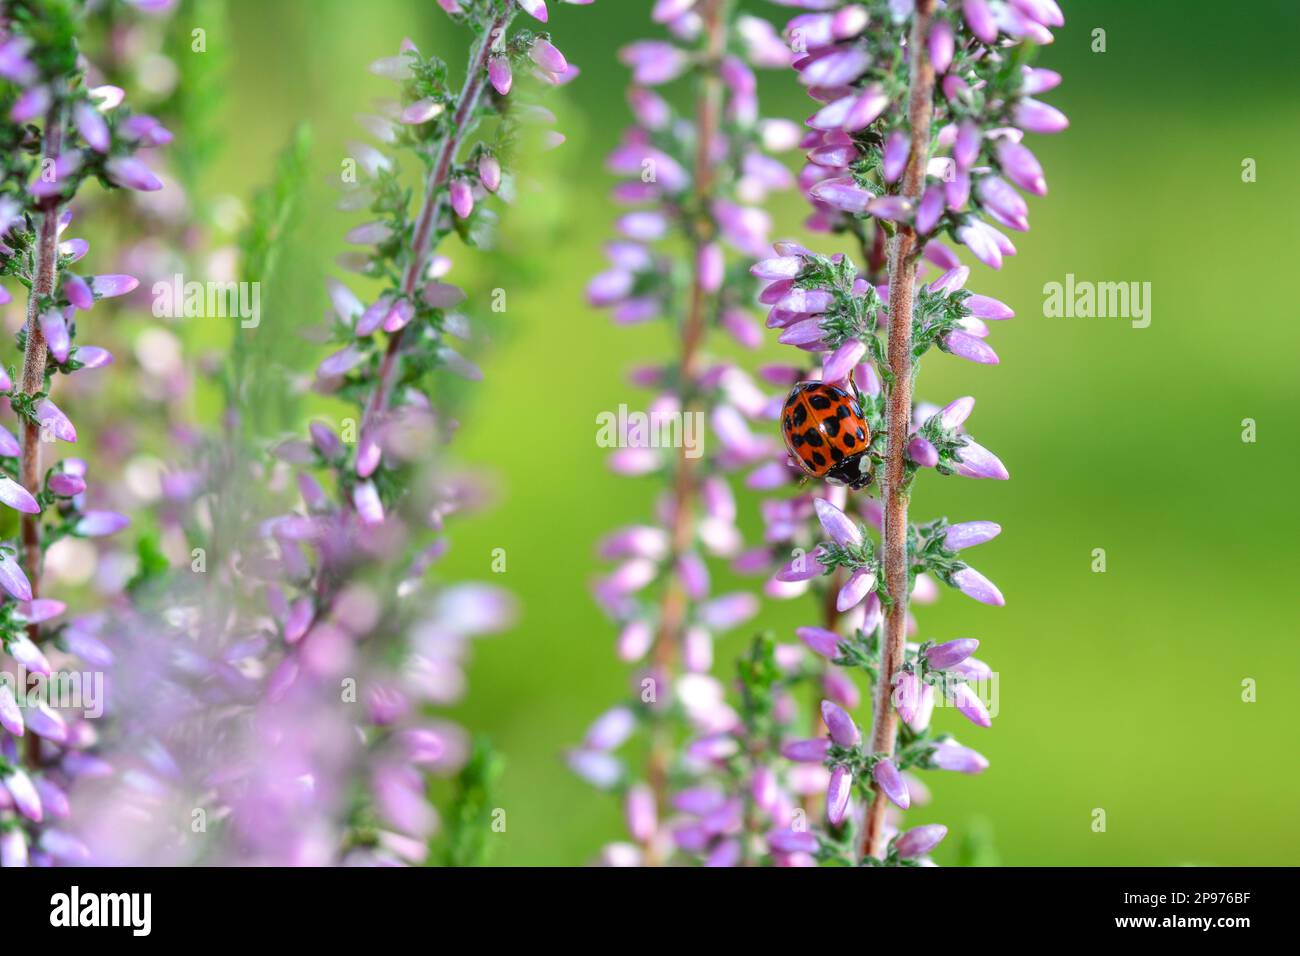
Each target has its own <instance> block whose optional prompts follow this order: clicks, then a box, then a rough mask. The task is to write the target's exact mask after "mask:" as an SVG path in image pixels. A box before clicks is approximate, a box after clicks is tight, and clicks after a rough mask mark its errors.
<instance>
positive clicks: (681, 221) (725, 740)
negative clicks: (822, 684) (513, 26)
mask: <svg viewBox="0 0 1300 956" xmlns="http://www.w3.org/2000/svg"><path fill="white" fill-rule="evenodd" d="M652 17H653V19H654V20H655V21H656V22H657V23H661V24H663V25H664V27H665V28H666V29H667V31H668V32H669V34H670V37H671V39H666V40H657V39H656V40H642V41H638V42H635V43H632V44H630V45H628V46H627V47H625V48H623V50H621V51H620V54H619V55H620V59H621V60H622V61H623V63H624V64H626V65H627V66H628V67H629V69H630V70H631V71H632V86H631V88H630V90H629V92H628V102H629V105H630V108H631V111H632V113H633V116H634V118H635V120H636V123H635V125H634V126H632V127H631V128H630V129H629V130H628V131H627V132H626V133H625V134H624V136H623V139H622V142H621V143H620V144H619V145H618V147H617V148H616V149H615V150H614V151H613V153H612V154H611V155H610V157H609V168H610V170H611V171H612V172H614V173H615V174H616V175H618V176H620V177H626V179H625V180H624V181H622V182H621V183H620V184H619V185H618V186H617V187H616V188H615V191H614V199H615V201H616V202H618V203H620V204H622V205H626V206H629V207H631V208H630V209H629V211H628V212H626V213H624V214H623V215H622V216H621V217H620V218H619V219H618V222H617V228H618V232H619V236H618V238H617V239H615V240H614V241H612V242H610V243H609V244H608V245H607V247H606V248H607V251H608V254H609V258H610V267H609V269H608V270H607V271H605V272H603V273H601V274H600V275H598V276H596V277H595V278H594V279H593V280H592V282H591V284H590V285H589V287H588V297H589V301H590V302H591V303H592V304H593V305H595V306H597V307H601V308H608V309H610V310H611V313H612V316H613V319H614V321H615V322H618V323H620V324H631V323H640V322H647V321H652V320H667V321H668V322H669V323H670V324H671V326H672V327H673V328H674V329H675V330H676V333H677V336H678V340H679V342H680V349H679V351H678V353H677V355H676V356H674V358H673V360H672V361H670V362H668V363H666V364H657V365H648V366H645V367H641V368H638V369H636V370H635V371H634V372H633V374H632V381H633V384H635V385H638V386H641V387H646V388H652V389H654V390H656V392H657V395H656V397H655V398H654V400H653V401H652V402H651V405H650V410H649V412H648V413H646V414H644V415H642V416H641V417H642V419H643V420H642V421H637V420H634V419H633V417H632V416H628V424H627V425H626V426H624V425H623V424H622V423H621V422H620V426H619V429H618V434H617V435H615V436H613V437H614V438H615V439H616V441H614V442H613V443H614V444H616V445H618V449H617V450H616V451H615V452H613V453H612V455H611V460H610V464H611V467H612V468H613V470H614V471H615V472H617V473H619V474H622V475H652V474H653V475H658V476H661V477H662V478H663V479H664V480H665V482H666V485H667V488H666V490H665V492H664V494H663V496H662V497H661V499H660V502H659V507H658V514H657V521H656V522H655V523H654V524H642V525H635V526H631V527H627V528H622V529H620V530H618V531H616V532H614V533H613V534H612V535H610V536H609V537H608V538H607V539H606V540H605V541H604V542H603V544H602V546H601V556H602V557H604V558H606V559H609V560H612V561H616V562H619V563H618V564H617V566H616V567H615V568H614V569H613V570H612V571H610V572H609V573H608V574H607V575H606V576H605V577H603V578H601V579H600V580H599V581H598V582H597V584H596V589H595V590H596V596H597V599H598V601H599V602H600V604H601V606H602V607H603V608H604V609H605V611H606V612H607V613H608V614H609V615H610V616H611V617H612V618H613V619H614V620H615V622H616V623H617V625H618V627H619V636H618V640H617V648H616V650H617V654H618V656H619V658H620V659H621V660H623V661H625V662H627V663H629V664H633V665H636V666H637V669H638V673H637V678H636V682H635V684H636V688H637V690H636V695H635V697H634V699H633V701H632V702H630V703H628V704H626V705H621V706H619V707H617V708H615V709H613V710H611V711H610V712H608V713H607V714H605V715H604V716H603V717H601V718H600V719H599V720H598V721H597V722H596V723H595V725H593V727H592V729H591V731H590V732H589V734H588V736H587V739H586V740H585V741H584V742H583V745H582V746H581V747H579V748H577V749H575V750H574V751H572V752H571V754H570V758H569V759H570V765H571V766H572V767H573V769H574V770H575V771H576V772H577V773H579V774H580V775H582V776H583V777H584V778H585V779H587V780H589V781H590V782H592V783H593V784H595V785H596V786H599V787H602V788H607V789H614V790H617V791H619V792H621V793H622V795H623V797H624V800H625V804H626V809H627V821H628V830H629V833H630V835H631V837H632V839H633V840H634V841H635V842H634V843H631V844H615V845H612V846H610V847H607V848H606V851H605V855H606V859H607V861H609V862H641V863H647V864H656V863H663V862H667V861H669V860H670V859H672V858H674V856H675V855H678V854H681V855H685V856H686V857H688V858H703V859H711V860H713V862H725V861H726V860H728V859H730V857H731V855H732V854H733V852H734V851H735V849H736V848H735V847H734V846H733V844H732V843H731V842H729V841H723V843H721V844H720V845H719V846H714V845H713V844H714V842H715V841H714V840H713V836H715V835H720V834H723V833H725V832H727V830H728V828H729V827H730V822H729V821H731V820H732V819H733V818H734V817H735V813H736V811H735V807H736V805H735V803H734V802H732V801H724V804H720V805H719V806H717V807H714V806H712V805H709V806H707V807H706V806H705V803H700V802H698V801H697V800H696V797H698V796H699V792H700V791H698V788H697V787H694V786H693V785H692V778H694V777H699V776H701V775H704V774H707V773H709V772H710V771H711V767H712V762H713V761H714V760H717V759H720V758H721V757H724V756H725V755H726V754H727V753H728V752H730V750H731V748H733V746H734V741H732V740H731V739H730V738H731V735H732V732H733V730H734V729H735V727H736V724H737V721H738V715H737V713H736V711H735V710H734V709H733V708H732V707H731V706H730V705H728V704H727V703H726V702H725V696H726V694H725V688H724V687H723V685H722V684H720V683H719V682H718V681H717V679H716V678H714V677H713V676H712V675H711V673H710V670H711V668H712V665H713V645H714V640H715V637H716V636H717V635H719V634H720V633H722V632H725V631H727V630H730V629H732V628H735V627H737V626H738V625H740V624H742V623H743V622H745V621H747V620H748V619H750V618H751V617H752V616H753V615H754V614H755V613H757V610H758V602H757V600H756V599H755V598H754V596H753V595H750V594H746V593H743V592H737V593H728V594H721V595H716V594H713V593H712V589H711V574H710V571H709V565H708V559H709V558H714V559H717V558H730V557H734V556H735V555H737V554H738V553H739V551H740V549H741V537H740V533H739V531H738V530H737V528H736V524H735V521H736V502H735V499H734V497H733V493H732V488H731V485H730V483H729V480H728V477H727V476H728V474H729V473H730V472H733V471H735V470H737V469H740V468H745V467H748V466H750V465H752V464H753V463H755V462H757V461H760V460H762V459H764V458H766V457H768V456H769V455H771V454H772V453H773V451H774V448H775V443H774V441H773V439H772V438H771V437H770V436H765V435H759V434H756V433H755V432H754V431H753V430H752V429H751V428H750V426H749V424H748V419H749V418H750V417H752V416H753V415H755V414H757V413H758V411H759V409H760V407H761V406H762V405H763V404H764V399H763V396H762V394H761V392H760V391H759V389H758V387H757V385H756V383H755V382H754V381H753V380H752V379H751V378H750V377H749V376H748V375H747V374H746V373H745V372H744V371H742V370H741V369H740V368H739V367H737V366H736V365H735V364H733V363H730V362H723V361H713V360H711V359H710V358H709V357H708V356H707V354H706V349H707V348H708V347H709V344H710V333H711V332H713V331H714V330H719V331H722V332H725V333H726V334H727V335H729V336H730V337H731V338H733V339H734V340H736V341H737V342H739V343H740V344H741V345H742V346H745V347H747V348H756V347H757V346H758V345H759V344H760V339H761V334H760V330H759V328H758V325H757V323H756V322H755V321H754V319H753V318H752V308H753V301H754V292H755V284H754V282H753V280H752V278H751V277H749V276H748V274H747V272H746V264H747V263H748V262H749V261H750V260H752V257H753V256H755V255H758V254H760V253H761V251H762V249H763V248H765V247H766V243H767V241H768V232H769V229H770V218H769V216H768V215H767V213H766V212H765V211H763V209H762V208H761V205H760V204H761V203H763V202H764V201H765V199H766V198H767V196H768V194H769V193H770V192H771V191H773V190H778V189H784V188H788V187H790V186H792V185H793V177H792V176H791V175H790V174H789V172H788V171H787V170H786V169H785V168H784V166H783V165H782V164H781V163H780V162H778V161H777V160H776V159H774V158H773V157H772V156H771V155H769V153H770V151H771V150H773V149H785V148H789V147H790V146H792V145H793V142H794V140H795V139H796V138H797V135H798V131H797V128H795V127H794V126H793V124H791V123H788V122H784V121H771V120H764V119H762V118H761V117H760V116H759V111H758V101H757V95H756V89H757V80H756V76H755V72H754V71H755V69H758V68H775V67H783V66H788V65H789V62H790V55H789V51H788V50H787V49H786V48H785V47H784V45H783V44H782V43H781V41H780V39H779V37H777V35H776V33H775V31H774V30H773V29H772V27H771V26H770V25H769V24H768V23H767V22H766V21H763V20H760V19H758V18H755V17H752V16H746V15H742V14H739V13H738V11H737V9H736V5H735V4H734V3H732V2H730V0H660V2H658V3H656V4H655V5H654V7H653V11H652ZM679 78H684V79H687V80H689V81H690V84H691V86H692V91H693V99H692V101H691V104H692V105H691V109H690V111H688V112H685V113H682V112H679V111H678V110H677V109H675V108H674V107H673V106H672V105H671V104H670V102H669V98H668V96H667V95H661V92H660V88H661V87H663V86H665V85H666V84H670V83H672V82H673V81H675V80H677V79H679ZM682 247H684V248H685V249H686V250H687V251H686V255H685V256H684V257H679V255H678V254H677V250H678V249H679V248H682ZM683 258H684V259H685V261H682V260H683ZM706 421H707V423H708V430H707V432H706V431H705V428H704V423H705V422H706ZM697 423H698V427H695V426H696V424H697ZM665 429H667V431H665ZM665 435H668V440H666V441H660V440H658V439H660V438H663V437H664V436H665ZM692 439H693V440H692ZM638 729H639V730H641V731H642V732H643V735H644V740H645V741H646V743H647V747H648V750H649V757H648V759H647V761H646V764H645V767H644V770H641V771H634V770H632V769H631V767H630V766H629V765H628V764H626V763H625V762H624V761H623V760H622V759H621V758H620V757H618V756H616V755H615V754H614V753H613V751H614V750H615V749H616V748H618V747H620V746H622V745H623V744H624V743H625V741H627V740H628V738H629V737H631V736H632V735H633V733H634V732H636V731H637V730H638ZM683 735H686V736H688V737H689V740H688V741H687V742H686V743H685V745H684V747H683V748H682V749H681V750H680V751H679V749H678V742H679V739H680V738H681V737H682V736H683ZM710 792H712V791H710ZM701 799H703V798H701ZM706 803H707V801H706ZM674 811H677V812H679V813H686V814H691V813H696V814H697V815H698V814H699V813H706V815H707V814H712V817H711V819H712V820H713V822H714V824H719V826H716V827H714V828H713V829H712V830H711V831H710V832H708V833H705V832H704V831H701V830H700V829H699V828H698V827H694V826H692V825H686V824H683V823H682V821H681V820H680V819H678V818H670V814H672V813H673V812H674ZM679 824H681V825H679ZM722 824H725V825H722ZM715 854H717V855H716V856H715Z"/></svg>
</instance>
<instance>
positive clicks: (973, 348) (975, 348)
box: [943, 329, 1001, 365]
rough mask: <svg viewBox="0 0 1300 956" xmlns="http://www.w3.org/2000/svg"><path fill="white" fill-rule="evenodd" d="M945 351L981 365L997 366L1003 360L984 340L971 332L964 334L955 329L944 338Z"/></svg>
mask: <svg viewBox="0 0 1300 956" xmlns="http://www.w3.org/2000/svg"><path fill="white" fill-rule="evenodd" d="M943 345H944V349H945V350H946V351H948V352H951V353H952V354H953V355H956V356H959V357H961V358H964V359H967V360H968V361H971V362H975V363H977V364H979V365H997V364H998V363H999V362H1000V361H1001V359H999V358H998V353H997V352H995V351H993V349H992V348H991V347H989V345H988V343H986V342H985V341H984V340H983V339H981V338H978V337H977V336H974V335H971V334H970V333H969V332H963V331H962V330H961V329H953V330H952V331H951V332H949V333H948V334H947V335H945V336H944V337H943Z"/></svg>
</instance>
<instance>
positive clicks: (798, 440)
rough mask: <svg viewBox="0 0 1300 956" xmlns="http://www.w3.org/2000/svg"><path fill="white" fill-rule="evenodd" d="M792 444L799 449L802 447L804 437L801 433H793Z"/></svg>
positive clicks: (791, 435)
mask: <svg viewBox="0 0 1300 956" xmlns="http://www.w3.org/2000/svg"><path fill="white" fill-rule="evenodd" d="M790 444H791V445H793V446H794V447H795V448H798V447H800V446H801V445H803V435H801V434H800V433H799V432H791V433H790Z"/></svg>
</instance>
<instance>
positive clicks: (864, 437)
mask: <svg viewBox="0 0 1300 956" xmlns="http://www.w3.org/2000/svg"><path fill="white" fill-rule="evenodd" d="M866 440H867V434H866V432H864V431H863V430H862V429H861V428H859V429H858V441H866Z"/></svg>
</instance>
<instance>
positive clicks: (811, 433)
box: [803, 428, 826, 448]
mask: <svg viewBox="0 0 1300 956" xmlns="http://www.w3.org/2000/svg"><path fill="white" fill-rule="evenodd" d="M803 440H804V441H806V442H807V443H808V444H810V445H812V446H813V447H814V448H821V447H822V445H824V444H826V442H824V441H823V440H822V436H821V434H820V433H819V432H818V431H817V429H815V428H810V429H808V430H807V431H806V432H804V433H803Z"/></svg>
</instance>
